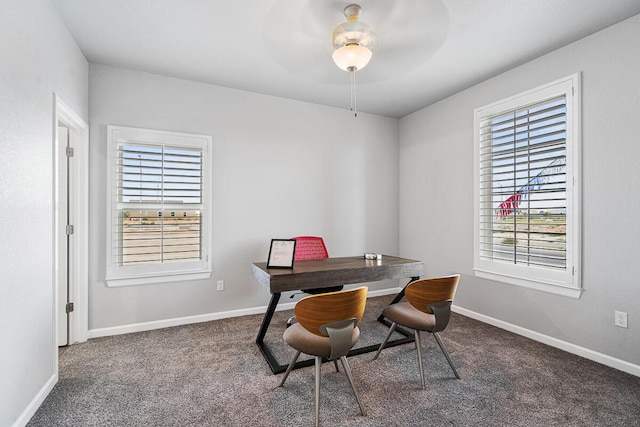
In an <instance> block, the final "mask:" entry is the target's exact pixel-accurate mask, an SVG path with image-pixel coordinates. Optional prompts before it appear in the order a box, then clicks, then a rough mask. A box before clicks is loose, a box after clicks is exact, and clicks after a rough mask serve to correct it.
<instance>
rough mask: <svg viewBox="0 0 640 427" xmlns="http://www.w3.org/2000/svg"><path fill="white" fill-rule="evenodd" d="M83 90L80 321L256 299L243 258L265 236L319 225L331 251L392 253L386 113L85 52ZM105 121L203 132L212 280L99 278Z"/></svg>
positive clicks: (251, 256)
mask: <svg viewBox="0 0 640 427" xmlns="http://www.w3.org/2000/svg"><path fill="white" fill-rule="evenodd" d="M89 92H90V123H91V138H90V139H91V141H90V145H91V154H90V156H91V160H90V170H91V183H90V194H91V196H90V197H91V200H90V216H91V235H90V241H91V243H90V246H91V260H90V272H91V273H90V275H91V276H90V283H91V285H90V286H91V287H90V308H89V313H90V315H89V316H90V321H89V328H90V330H93V331H95V330H97V329H104V328H107V329H108V328H115V327H118V326H123V325H132V324H136V323H142V322H152V321H160V320H163V319H173V318H181V317H188V316H196V315H204V314H208V313H220V312H225V311H229V310H237V309H246V308H252V307H260V306H265V305H266V304H267V303H268V301H269V297H270V295H269V293H268V292H267V291H265V290H264V289H262V288H261V287H259V285H257V284H256V282H255V281H254V279H253V276H252V274H251V263H252V262H255V261H266V258H267V254H268V248H269V243H270V239H271V238H288V237H291V236H296V235H306V234H310V235H320V236H323V237H324V239H325V243H326V245H327V249H328V250H329V254H330V255H331V256H334V257H338V256H350V255H354V254H363V253H364V252H367V251H376V252H382V253H387V254H391V255H397V254H398V194H397V189H398V121H397V120H396V119H390V118H385V117H380V116H375V115H369V114H359V115H358V117H357V118H354V117H353V115H352V114H351V113H350V112H348V111H347V110H343V109H336V108H330V107H323V106H318V105H314V104H308V103H303V102H299V101H292V100H286V99H281V98H275V97H270V96H264V95H258V94H254V93H249V92H243V91H238V90H233V89H228V88H223V87H217V86H211V85H206V84H201V83H195V82H191V81H185V80H179V79H175V78H169V77H163V76H158V75H153V74H148V73H142V72H135V71H130V70H124V69H120V68H113V67H107V66H103V65H95V64H91V65H90V91H89ZM109 124H113V125H124V126H134V127H142V128H151V129H164V130H172V131H181V132H192V133H198V134H206V135H212V137H213V181H214V184H213V194H214V196H213V211H214V212H213V219H214V226H213V230H212V236H213V269H214V273H213V275H212V277H211V279H210V280H206V281H189V282H182V283H170V284H162V285H146V286H132V287H120V288H108V287H106V285H105V283H104V277H105V234H106V226H105V212H106V196H105V191H106V187H105V185H106V169H105V166H106V163H105V162H106V153H107V151H106V150H107V147H106V137H107V133H106V126H107V125H109ZM217 280H224V281H225V290H224V291H223V292H217V291H216V286H215V284H216V281H217ZM390 286H394V287H395V286H398V282H397V281H394V282H381V283H376V284H372V285H371V286H370V289H371V290H374V289H380V288H383V287H390ZM283 300H286V301H285V302H290V301H294V300H290V299H288V298H286V297H285V296H283ZM101 333H102V332H101ZM256 334H257V331H256Z"/></svg>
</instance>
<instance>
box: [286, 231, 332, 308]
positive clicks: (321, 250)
mask: <svg viewBox="0 0 640 427" xmlns="http://www.w3.org/2000/svg"><path fill="white" fill-rule="evenodd" d="M291 239H292V240H295V241H296V251H295V252H294V253H293V260H294V261H308V260H313V259H324V258H329V253H328V252H327V247H326V246H325V245H324V240H322V237H317V236H298V237H292V238H291ZM342 288H343V286H342V285H339V286H331V287H329V288H314V289H305V290H304V291H303V292H306V293H308V294H311V295H316V294H324V293H327V292H336V291H340V290H342ZM292 297H293V296H292Z"/></svg>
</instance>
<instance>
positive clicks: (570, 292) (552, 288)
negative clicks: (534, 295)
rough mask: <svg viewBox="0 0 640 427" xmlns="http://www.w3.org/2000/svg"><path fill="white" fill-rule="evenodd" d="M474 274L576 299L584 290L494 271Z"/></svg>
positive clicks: (481, 271) (477, 271)
mask: <svg viewBox="0 0 640 427" xmlns="http://www.w3.org/2000/svg"><path fill="white" fill-rule="evenodd" d="M474 272H475V275H476V277H481V278H483V279H489V280H494V281H496V282H502V283H508V284H511V285H516V286H520V287H523V288H529V289H535V290H537V291H542V292H546V293H550V294H554V295H560V296H564V297H569V298H574V299H579V298H580V296H581V295H582V289H580V288H572V287H569V286H564V285H559V284H553V283H548V282H541V281H536V280H532V279H528V278H522V277H514V276H510V275H506V274H499V273H495V272H492V271H486V270H480V269H478V268H475V269H474Z"/></svg>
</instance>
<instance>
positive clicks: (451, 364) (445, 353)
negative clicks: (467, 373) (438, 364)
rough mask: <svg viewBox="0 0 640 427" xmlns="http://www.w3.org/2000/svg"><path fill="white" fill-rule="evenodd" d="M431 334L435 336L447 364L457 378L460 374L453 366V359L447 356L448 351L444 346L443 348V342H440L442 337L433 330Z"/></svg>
mask: <svg viewBox="0 0 640 427" xmlns="http://www.w3.org/2000/svg"><path fill="white" fill-rule="evenodd" d="M433 336H434V337H436V341H437V342H438V345H439V346H440V350H442V352H443V353H444V357H446V358H447V362H449V366H451V370H452V371H453V373H454V375H455V376H456V378H457V379H460V375H459V374H458V371H457V370H456V367H455V366H453V361H452V360H451V357H449V352H448V351H447V349H446V348H444V343H443V342H442V338H440V334H439V333H437V332H434V333H433Z"/></svg>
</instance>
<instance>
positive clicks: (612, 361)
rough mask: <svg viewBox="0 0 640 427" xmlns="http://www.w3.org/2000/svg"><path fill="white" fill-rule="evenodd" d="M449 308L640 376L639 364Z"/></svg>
mask: <svg viewBox="0 0 640 427" xmlns="http://www.w3.org/2000/svg"><path fill="white" fill-rule="evenodd" d="M451 310H452V311H454V312H455V313H459V314H462V315H463V316H467V317H470V318H472V319H476V320H479V321H480V322H483V323H488V324H489V325H493V326H495V327H498V328H500V329H504V330H507V331H509V332H513V333H514V334H518V335H522V336H523V337H527V338H530V339H532V340H534V341H538V342H541V343H543V344H547V345H550V346H551V347H555V348H559V349H560V350H564V351H566V352H568V353H572V354H575V355H578V356H580V357H584V358H585V359H589V360H593V361H594V362H598V363H601V364H603V365H606V366H609V367H611V368H614V369H618V370H619V371H623V372H626V373H628V374H631V375H635V376H636V377H640V366H638V365H635V364H633V363H629V362H626V361H624V360H621V359H617V358H615V357H612V356H608V355H606V354H603V353H598V352H597V351H593V350H590V349H588V348H584V347H580V346H579V345H575V344H571V343H568V342H566V341H562V340H559V339H557V338H553V337H550V336H548V335H544V334H541V333H539V332H535V331H532V330H530V329H526V328H523V327H520V326H517V325H514V324H511V323H507V322H504V321H502V320H498V319H495V318H493V317H489V316H485V315H484V314H480V313H476V312H475V311H471V310H467V309H465V308H462V307H458V306H456V305H453V306H452V307H451Z"/></svg>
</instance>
